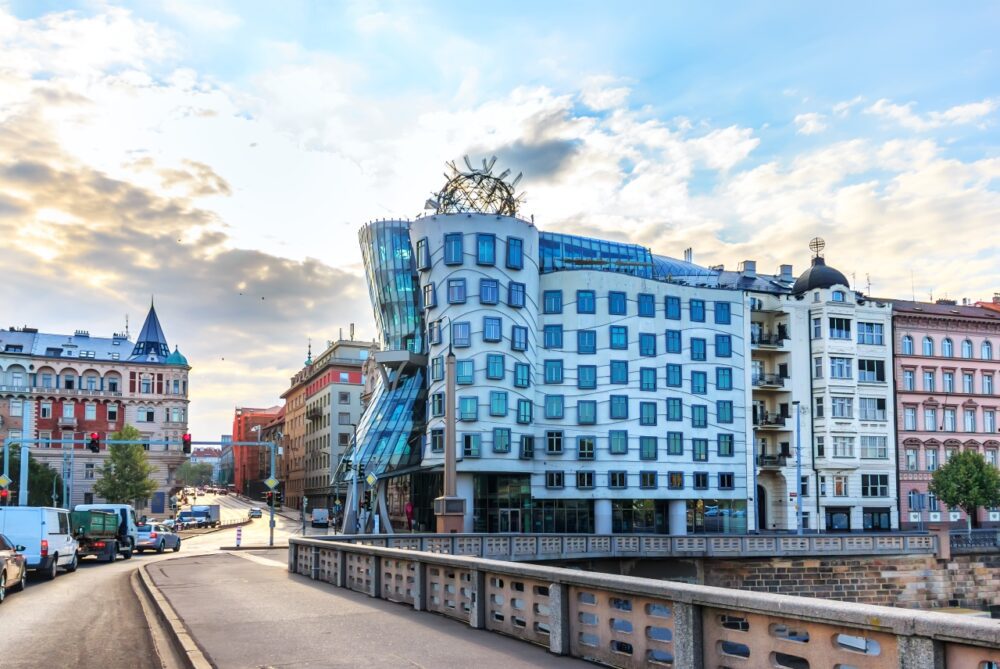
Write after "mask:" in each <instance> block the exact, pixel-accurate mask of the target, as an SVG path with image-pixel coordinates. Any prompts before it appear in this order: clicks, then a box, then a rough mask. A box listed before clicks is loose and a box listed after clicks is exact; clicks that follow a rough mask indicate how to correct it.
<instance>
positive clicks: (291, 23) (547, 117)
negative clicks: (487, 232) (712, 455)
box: [0, 0, 1000, 439]
mask: <svg viewBox="0 0 1000 669" xmlns="http://www.w3.org/2000/svg"><path fill="white" fill-rule="evenodd" d="M998 31H1000V4H997V3H995V2H965V3H960V5H953V6H949V5H948V4H947V3H930V2H880V3H870V2H868V3H861V2H846V3H832V4H831V3H826V4H825V5H823V6H819V5H818V4H817V3H800V2H769V3H743V4H738V3H719V2H670V3H664V2H648V3H644V2H630V3H608V2H574V3H569V2H552V3H534V2H506V3H463V4H459V3H454V2H430V3H421V2H416V1H412V0H411V1H405V2H377V1H355V2H334V3H331V2H319V1H316V2H304V1H298V0H282V2H273V1H264V0H256V1H255V0H230V1H226V0H218V1H211V0H200V1H195V0H146V1H139V2H125V3H106V2H100V1H97V0H84V1H82V2H50V1H47V0H34V1H30V2H29V1H21V0H13V1H12V0H0V239H2V240H3V251H2V253H0V278H2V281H3V289H2V290H0V316H5V317H6V322H4V321H3V320H0V323H2V324H3V326H4V327H8V326H12V325H16V326H21V325H25V324H27V325H30V326H34V327H38V328H40V329H41V330H42V331H46V332H71V331H74V330H76V329H85V330H89V331H90V333H91V334H92V335H95V336H96V335H104V336H110V335H111V333H112V332H114V331H120V330H122V329H123V328H124V325H125V319H126V316H127V318H128V319H129V323H130V325H131V330H132V332H133V333H135V332H137V331H138V329H139V327H140V325H141V321H142V318H143V317H144V316H145V313H146V310H147V309H148V305H149V301H150V298H151V296H155V300H156V307H157V312H158V313H159V315H160V320H161V323H162V325H163V329H164V331H165V333H166V336H167V340H168V342H169V343H170V345H171V347H173V346H174V345H177V346H179V347H180V350H181V352H183V353H184V354H185V355H186V356H187V357H188V359H189V361H190V363H191V365H192V368H193V369H192V371H191V377H190V388H191V410H190V424H191V430H192V433H193V434H194V435H195V438H197V439H211V438H217V437H218V435H221V434H227V433H229V432H230V428H231V424H232V414H233V408H234V407H235V406H271V405H274V404H280V394H281V393H282V392H283V391H284V390H285V389H287V387H288V382H289V378H290V377H291V376H292V375H293V374H294V373H296V372H297V371H298V370H299V369H300V368H301V366H302V361H303V360H304V359H305V356H306V347H307V344H308V342H309V341H310V340H311V341H312V342H313V351H314V352H318V351H319V350H322V348H324V346H325V342H326V341H327V340H330V339H336V338H337V337H338V336H340V333H341V332H343V333H344V335H345V336H346V334H347V332H348V328H349V325H350V324H351V323H355V324H356V331H357V337H358V338H359V339H371V338H372V337H373V336H374V334H375V333H374V328H373V321H372V316H371V305H370V302H369V299H368V291H367V287H366V286H365V284H364V281H363V279H362V276H361V256H360V251H359V248H358V242H357V231H358V228H359V227H360V226H361V225H363V224H364V223H366V222H368V221H371V220H375V219H381V218H395V217H409V218H413V217H415V216H417V215H420V214H421V213H422V212H421V210H422V207H423V203H424V201H425V200H426V199H427V198H428V196H429V195H430V194H431V193H433V192H435V191H436V190H438V189H439V188H440V187H441V186H442V185H443V182H444V177H443V176H442V174H443V172H444V169H445V162H446V161H450V160H461V157H462V156H463V155H466V154H468V155H470V156H471V157H472V158H473V159H474V160H476V161H478V160H481V159H482V158H484V157H488V156H491V155H496V156H498V165H500V166H502V168H506V167H509V168H511V169H512V170H513V171H514V173H517V172H523V174H524V178H523V180H522V182H521V187H522V188H523V189H524V190H525V205H524V206H523V208H522V213H523V214H524V215H525V216H529V215H533V216H534V217H535V221H536V224H537V225H538V226H539V227H540V228H541V229H543V230H551V231H563V232H574V233H578V234H585V235H594V236H603V237H606V238H609V239H617V240H625V241H631V242H635V243H639V244H643V245H646V246H648V247H650V248H652V249H653V251H654V252H655V253H659V254H663V255H671V256H675V257H680V256H682V255H683V251H684V249H686V248H688V247H691V248H693V252H694V259H695V262H697V263H699V264H702V265H719V264H721V265H725V266H726V268H727V269H734V268H735V267H736V266H737V264H738V263H739V262H741V261H743V260H747V259H753V260H756V261H757V263H758V268H759V270H760V271H776V270H777V267H778V265H780V264H783V263H786V264H792V265H793V266H794V268H795V270H794V271H795V272H796V273H799V272H800V271H801V270H803V269H805V267H806V265H807V264H808V262H809V257H810V253H809V251H808V241H809V239H811V238H812V237H815V236H820V237H823V238H824V239H825V240H826V257H827V261H828V263H829V264H831V265H833V266H835V267H837V268H838V269H840V270H841V271H843V272H844V273H845V274H846V275H847V276H848V277H849V278H851V279H852V281H853V282H854V285H855V287H857V288H858V289H860V290H862V291H864V292H868V293H870V294H874V295H879V296H887V297H900V298H905V299H909V298H911V297H916V298H917V299H924V300H926V299H930V298H931V297H934V298H939V297H951V298H954V299H961V298H969V299H973V300H977V299H991V298H992V295H993V293H994V291H997V290H1000V270H998V267H997V265H998V263H997V260H998V258H1000V255H998V242H997V236H998V235H997V224H998V222H1000V126H998V122H1000V54H998V53H997V49H998V46H1000V42H998V40H997V38H996V35H997V34H998Z"/></svg>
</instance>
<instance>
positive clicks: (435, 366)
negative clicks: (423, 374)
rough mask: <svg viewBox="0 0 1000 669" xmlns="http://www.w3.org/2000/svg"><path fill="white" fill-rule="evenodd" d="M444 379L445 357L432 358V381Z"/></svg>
mask: <svg viewBox="0 0 1000 669" xmlns="http://www.w3.org/2000/svg"><path fill="white" fill-rule="evenodd" d="M443 379H444V357H443V356H440V355H439V356H438V357H436V358H431V381H442V380H443Z"/></svg>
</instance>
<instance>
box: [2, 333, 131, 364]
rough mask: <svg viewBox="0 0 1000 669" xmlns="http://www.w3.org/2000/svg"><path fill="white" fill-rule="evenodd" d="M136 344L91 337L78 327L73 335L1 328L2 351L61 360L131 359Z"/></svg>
mask: <svg viewBox="0 0 1000 669" xmlns="http://www.w3.org/2000/svg"><path fill="white" fill-rule="evenodd" d="M132 348H133V344H132V342H131V341H129V339H128V338H127V337H124V336H114V337H91V336H90V335H89V334H88V333H86V332H84V331H82V330H79V331H77V333H76V334H73V335H63V334H49V333H45V332H37V331H35V330H30V329H28V330H25V329H22V330H0V353H14V354H23V355H31V356H37V357H43V358H57V359H61V360H84V361H86V360H97V361H102V362H108V361H120V360H128V359H129V356H130V355H131V353H132Z"/></svg>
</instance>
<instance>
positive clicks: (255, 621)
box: [147, 549, 593, 669]
mask: <svg viewBox="0 0 1000 669" xmlns="http://www.w3.org/2000/svg"><path fill="white" fill-rule="evenodd" d="M287 560H288V557H287V552H286V551H284V550H276V549H270V550H258V551H243V552H241V553H229V554H220V553H216V554H211V555H199V556H194V557H184V558H178V559H173V560H167V561H162V562H157V563H155V564H152V565H150V566H149V568H148V570H147V573H148V575H149V576H150V579H151V581H152V583H153V585H154V586H155V587H156V589H157V590H159V592H160V593H161V594H162V595H163V596H164V597H165V598H166V599H167V601H169V603H170V605H171V607H172V608H173V610H174V611H175V612H176V614H177V616H178V617H179V618H181V619H182V620H183V621H184V626H185V627H186V629H187V631H188V633H189V634H190V635H191V636H192V637H193V639H194V640H195V642H196V643H197V645H198V647H199V648H201V650H202V651H203V652H204V653H205V655H206V656H207V657H208V659H209V660H210V661H211V662H212V664H213V665H215V666H217V667H220V668H221V669H228V668H243V667H267V668H270V667H281V668H282V669H294V668H298V667H303V668H305V667H310V668H312V667H435V668H438V667H440V668H448V667H462V668H465V667H469V666H471V665H473V664H474V665H475V666H476V668H477V669H494V668H495V669H522V668H524V669H526V668H528V667H540V666H545V667H584V666H593V665H590V664H588V663H586V662H583V661H581V660H575V659H572V658H567V657H559V656H555V655H551V654H550V653H549V652H548V651H547V650H546V649H544V648H542V647H540V646H535V645H532V644H529V643H525V642H523V641H518V640H516V639H512V638H509V637H505V636H502V635H499V634H496V633H493V632H487V631H485V630H476V629H472V628H471V627H469V626H468V625H467V624H464V623H461V622H459V621H456V620H451V619H449V618H445V617H444V616H440V615H436V614H432V613H423V612H417V611H413V610H412V609H410V608H408V607H406V606H403V605H400V604H395V603H392V602H387V601H384V600H379V599H373V598H371V597H368V596H366V595H363V594H360V593H356V592H353V591H349V590H343V589H340V588H335V587H333V586H331V585H329V584H326V583H319V582H316V581H312V580H311V579H308V578H306V577H304V576H300V575H297V574H291V573H289V572H288V567H287Z"/></svg>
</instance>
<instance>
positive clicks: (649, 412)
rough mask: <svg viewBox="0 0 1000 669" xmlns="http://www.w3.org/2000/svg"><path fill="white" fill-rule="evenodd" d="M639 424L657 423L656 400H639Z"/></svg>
mask: <svg viewBox="0 0 1000 669" xmlns="http://www.w3.org/2000/svg"><path fill="white" fill-rule="evenodd" d="M639 425H656V402H639Z"/></svg>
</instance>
